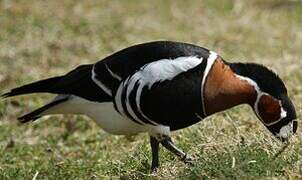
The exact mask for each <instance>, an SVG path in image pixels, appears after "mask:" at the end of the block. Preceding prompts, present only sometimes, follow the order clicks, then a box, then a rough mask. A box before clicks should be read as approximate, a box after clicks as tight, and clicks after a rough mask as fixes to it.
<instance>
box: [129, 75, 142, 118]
mask: <svg viewBox="0 0 302 180" xmlns="http://www.w3.org/2000/svg"><path fill="white" fill-rule="evenodd" d="M137 79H138V77H136V76H135V74H134V75H133V76H132V77H131V78H130V79H129V81H127V82H125V83H126V84H128V86H127V89H126V108H127V111H128V112H129V114H130V115H131V117H133V118H134V119H135V120H136V121H138V122H140V123H141V124H144V122H143V121H141V120H140V119H139V118H138V117H137V116H136V114H135V113H134V111H133V109H132V107H131V105H130V102H129V96H130V93H131V91H133V88H134V86H135V82H136V80H137Z"/></svg>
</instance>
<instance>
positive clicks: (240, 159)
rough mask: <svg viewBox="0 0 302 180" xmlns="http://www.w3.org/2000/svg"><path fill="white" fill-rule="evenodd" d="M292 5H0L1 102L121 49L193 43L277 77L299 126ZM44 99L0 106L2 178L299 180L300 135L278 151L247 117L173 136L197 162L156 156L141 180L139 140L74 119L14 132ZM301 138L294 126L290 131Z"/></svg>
mask: <svg viewBox="0 0 302 180" xmlns="http://www.w3.org/2000/svg"><path fill="white" fill-rule="evenodd" d="M301 12H302V3H301V2H300V1H289V0H267V1H261V0H253V1H241V0H223V1H219V2H218V1H211V0H203V1H197V0H192V1H181V0H179V1H178V0H177V1H175V0H174V1H172V0H171V1H170V0H168V1H152V2H147V1H138V0H128V1H116V0H114V1H110V2H109V1H105V0H101V1H96V0H89V1H71V0H64V1H58V0H54V1H34V0H29V1H10V0H3V1H0V22H1V28H0V93H4V92H5V91H7V90H8V89H10V88H13V87H15V86H19V85H22V84H25V83H29V82H31V81H35V80H39V79H41V78H46V77H49V76H55V75H60V74H63V73H65V72H67V71H68V70H70V69H72V68H74V67H76V66H78V65H79V64H83V63H92V62H95V61H97V60H99V59H101V58H102V57H105V56H106V55H108V54H110V53H113V52H114V51H117V50H119V49H121V48H124V47H127V46H130V45H133V44H136V43H141V42H146V41H151V40H163V39H165V40H175V41H185V42H191V43H194V44H198V45H201V46H204V47H207V48H209V49H212V50H214V51H216V52H218V53H219V54H221V55H222V56H223V57H224V58H225V59H226V60H228V61H232V62H234V61H243V62H246V61H249V62H256V63H261V64H264V65H266V66H269V67H271V68H272V69H273V70H275V71H276V72H278V74H279V75H280V77H281V78H282V79H283V80H284V81H285V84H286V85H287V88H288V91H289V95H290V97H291V98H292V99H293V102H294V104H295V106H296V110H297V113H298V116H299V117H301V113H302V111H301V108H302V103H301V102H302V84H301V82H302V71H301V68H302V61H301V57H302V51H301V47H302V30H301V28H302V24H301V18H302V13H301ZM50 97H51V96H50V95H41V96H24V97H19V98H13V99H8V100H4V101H2V100H1V101H0V154H1V156H0V179H31V178H33V177H34V175H36V177H37V179H104V178H105V179H110V178H113V179H114V178H120V179H176V178H179V179H188V178H189V179H197V178H198V179H199V178H204V179H213V178H214V179H250V178H251V179H256V178H267V177H269V178H281V179H287V178H290V179H295V178H297V179H298V178H302V169H301V167H302V161H301V159H302V149H301V145H302V136H301V130H300V129H299V131H298V134H297V135H296V136H295V137H293V138H292V140H291V145H290V146H289V148H288V149H286V151H285V152H283V153H282V154H281V155H280V156H279V157H278V158H276V159H275V160H274V159H273V156H274V154H276V153H277V152H278V151H279V150H280V149H281V147H282V145H281V144H280V143H279V142H278V141H277V140H275V139H274V138H273V137H272V136H271V135H270V134H269V133H268V132H267V130H266V129H265V128H264V127H263V125H262V124H261V123H260V121H258V120H256V116H255V115H254V114H253V112H252V110H250V109H249V108H248V107H246V106H240V107H236V108H233V109H231V110H228V111H226V112H223V113H220V114H217V115H214V116H211V117H209V118H207V119H205V120H204V121H202V122H200V123H198V124H196V125H194V126H192V127H190V128H187V129H185V130H181V131H178V132H175V133H173V138H174V139H175V141H176V143H177V145H178V146H180V147H181V148H182V149H184V150H186V151H188V152H189V153H190V154H192V155H193V156H194V157H196V162H195V165H194V166H187V165H184V164H182V163H181V162H179V161H178V160H177V159H175V158H174V157H173V156H172V155H171V154H170V153H169V152H167V151H165V150H161V168H160V169H159V171H158V173H157V174H150V173H149V168H150V165H149V164H150V160H151V155H150V148H149V142H148V136H147V135H145V134H141V135H138V136H136V137H133V139H134V140H132V141H129V140H127V139H126V138H124V137H121V136H112V135H109V134H107V133H105V132H103V131H102V130H101V129H100V128H99V127H97V126H96V124H95V123H94V122H93V121H91V120H88V119H87V118H86V117H82V116H53V117H47V118H43V119H42V120H39V121H38V122H36V123H32V124H26V125H20V124H18V123H17V121H16V118H17V117H18V116H20V115H21V114H24V113H25V112H28V111H30V110H31V109H34V108H37V107H39V106H41V105H42V104H43V103H44V102H45V101H46V100H48V99H50ZM299 124H300V127H301V122H300V123H299Z"/></svg>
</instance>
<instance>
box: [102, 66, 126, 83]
mask: <svg viewBox="0 0 302 180" xmlns="http://www.w3.org/2000/svg"><path fill="white" fill-rule="evenodd" d="M105 67H106V69H107V71H108V72H109V73H110V75H111V76H112V77H113V78H115V79H117V80H119V81H121V80H122V78H121V77H120V76H119V75H117V74H115V73H114V72H112V71H111V69H109V67H108V66H107V64H106V63H105Z"/></svg>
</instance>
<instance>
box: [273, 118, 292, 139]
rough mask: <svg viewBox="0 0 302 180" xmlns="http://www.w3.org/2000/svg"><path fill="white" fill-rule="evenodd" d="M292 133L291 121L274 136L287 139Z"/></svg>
mask: <svg viewBox="0 0 302 180" xmlns="http://www.w3.org/2000/svg"><path fill="white" fill-rule="evenodd" d="M292 133H293V121H291V122H290V123H288V124H287V125H285V126H283V127H282V128H281V129H280V131H279V133H278V134H276V136H278V137H282V138H288V137H289V136H290V135H291V134H292Z"/></svg>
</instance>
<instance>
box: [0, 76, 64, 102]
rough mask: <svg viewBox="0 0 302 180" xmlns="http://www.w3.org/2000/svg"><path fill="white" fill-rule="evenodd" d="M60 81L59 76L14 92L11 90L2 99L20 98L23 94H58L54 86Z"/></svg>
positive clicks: (19, 88) (16, 89) (25, 86)
mask: <svg viewBox="0 0 302 180" xmlns="http://www.w3.org/2000/svg"><path fill="white" fill-rule="evenodd" d="M60 79H61V77H60V76H58V77H53V78H49V79H44V80H41V81H37V82H33V83H30V84H27V85H24V86H21V87H18V88H15V89H12V90H10V92H7V93H5V94H2V95H1V97H3V98H7V97H12V96H18V95H22V94H30V93H36V92H51V93H56V90H55V89H53V86H54V84H56V83H57V82H59V81H60Z"/></svg>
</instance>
